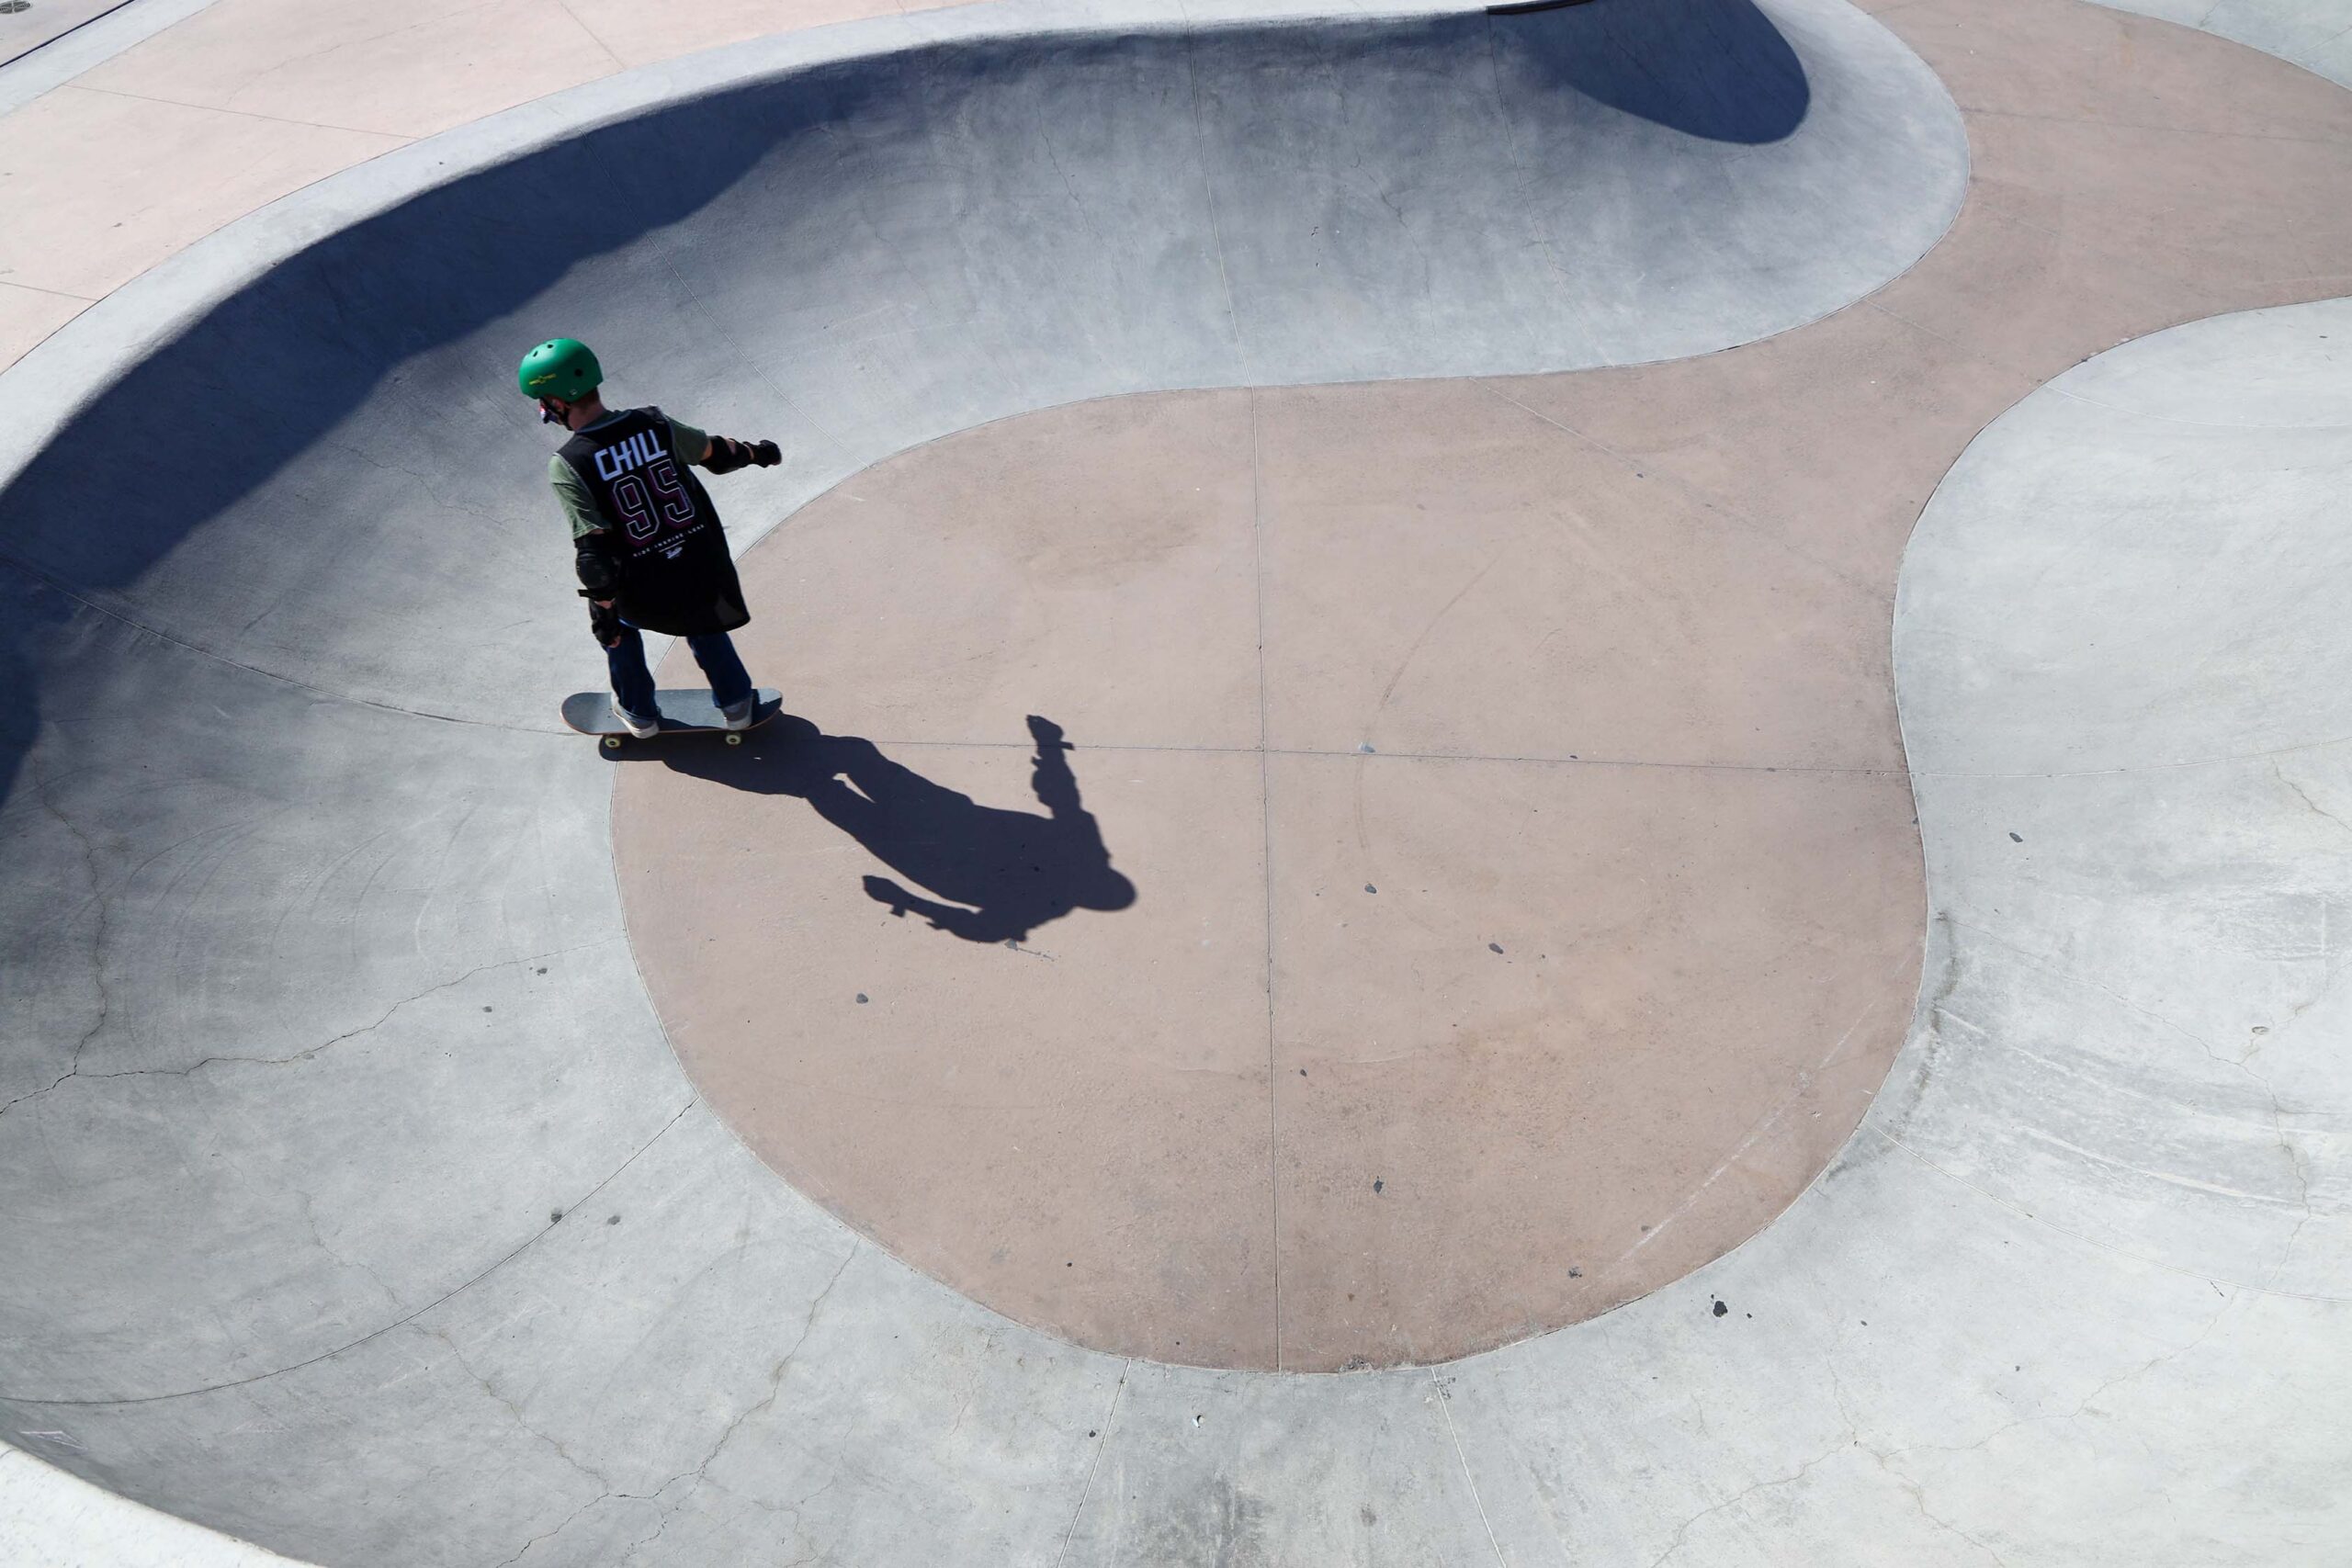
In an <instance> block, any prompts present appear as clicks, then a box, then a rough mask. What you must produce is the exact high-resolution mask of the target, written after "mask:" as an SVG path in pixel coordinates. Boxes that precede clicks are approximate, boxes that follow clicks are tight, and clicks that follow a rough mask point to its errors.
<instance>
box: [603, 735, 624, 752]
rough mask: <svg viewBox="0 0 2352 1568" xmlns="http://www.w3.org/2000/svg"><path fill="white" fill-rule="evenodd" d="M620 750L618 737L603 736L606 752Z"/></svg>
mask: <svg viewBox="0 0 2352 1568" xmlns="http://www.w3.org/2000/svg"><path fill="white" fill-rule="evenodd" d="M620 749H621V738H620V737H619V736H617V735H607V736H605V750H607V751H617V750H620Z"/></svg>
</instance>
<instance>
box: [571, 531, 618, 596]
mask: <svg viewBox="0 0 2352 1568" xmlns="http://www.w3.org/2000/svg"><path fill="white" fill-rule="evenodd" d="M571 570H574V571H576V572H578V573H579V574H580V586H581V587H582V589H584V590H586V591H587V592H589V593H592V594H594V596H596V597H597V598H599V599H609V598H611V597H612V596H613V593H614V591H615V590H616V589H617V588H619V587H620V585H621V572H620V562H619V561H617V560H616V559H615V558H614V553H613V543H612V540H611V538H610V537H609V536H606V535H604V534H586V535H582V536H581V538H580V540H579V549H578V550H577V551H576V552H575V553H574V554H573V556H572V558H571Z"/></svg>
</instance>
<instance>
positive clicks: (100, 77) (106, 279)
mask: <svg viewBox="0 0 2352 1568" xmlns="http://www.w3.org/2000/svg"><path fill="white" fill-rule="evenodd" d="M923 8H925V7H923V6H900V5H899V4H897V3H896V0H786V3H778V0H652V3H640V0H494V3H485V0H424V3H423V4H420V5H412V6H397V7H386V6H380V5H374V4H368V3H365V0H220V3H219V4H217V5H214V6H208V7H207V8H205V9H204V10H202V11H199V12H198V13H197V14H196V15H194V16H192V17H187V19H185V20H183V21H180V22H178V23H175V25H173V26H172V27H169V28H165V29H164V31H162V32H160V33H157V34H156V35H155V36H154V37H153V38H150V39H146V40H144V41H143V42H141V43H139V44H137V45H134V46H133V47H132V48H130V49H128V50H126V51H123V52H122V53H121V54H119V55H117V56H116V57H114V58H113V59H112V60H109V61H107V62H104V63H102V64H99V65H97V66H95V67H93V68H92V69H91V70H89V71H87V72H85V73H83V74H82V75H81V76H79V77H77V78H75V79H74V81H73V82H72V83H70V84H68V85H65V86H62V87H60V88H57V89H56V90H54V91H52V92H50V93H48V94H45V95H44V96H41V97H39V98H36V99H35V100H33V102H31V103H29V104H28V105H26V106H25V107H22V108H19V109H17V110H16V111H15V112H13V113H10V114H7V115H0V284H16V285H19V286H22V287H25V288H38V289H44V290H49V291H51V292H52V293H56V294H62V295H69V296H80V297H82V298H85V299H95V298H100V297H103V296H104V295H106V294H107V293H108V292H110V291H111V290H113V289H115V288H119V287H121V285H123V284H124V283H127V282H129V281H130V279H131V278H133V277H135V276H138V275H139V274H141V273H142V272H144V271H146V270H147V269H148V268H149V267H152V266H153V265H155V264H156V263H158V262H160V261H162V260H163V259H164V257H166V256H169V255H171V254H174V253H175V252H176V251H179V250H180V249H182V248H183V247H185V246H187V244H188V243H191V242H192V241H195V240H198V239H200V238H202V237H203V236H204V235H206V234H209V233H210V232H211V231H214V230H215V229H218V228H220V226H221V225H222V224H224V223H227V222H229V221H231V220H233V219H236V218H240V217H243V215H244V214H245V213H247V212H250V211H252V210H254V209H255V208H258V207H262V206H266V205H267V204H268V203H269V202H271V201H274V200H276V199H277V197H281V196H284V195H286V194H287V193H288V192H289V191H293V190H297V189H300V187H301V186H305V185H308V184H310V183H311V181H313V180H317V179H321V178H323V177H324V176H325V175H331V174H334V172H336V171H337V170H339V169H345V168H348V167H350V166H351V165H352V164H357V163H360V162H362V161H364V160H366V159H368V158H371V157H374V156H375V155H376V154H378V153H379V152H384V151H385V150H387V149H389V148H391V147H396V146H399V145H401V143H402V142H404V141H411V140H413V139H415V138H418V137H422V136H429V135H431V134H433V133H434V132H435V131H438V130H447V129H449V128H450V127H452V126H457V125H463V124H465V123H467V122H469V121H470V120H475V119H480V118H482V117H483V116H485V115H490V114H494V113H496V112H498V111H499V110H501V109H504V108H511V107H514V106H515V105H516V104H521V103H526V102H527V101H529V100H530V99H533V98H537V97H540V96H545V95H547V94H548V93H554V92H559V91H560V90H562V89H563V88H566V87H572V86H577V85H580V84H582V83H583V82H589V81H594V80H595V79H596V78H598V77H601V76H608V75H611V74H613V73H615V72H617V71H621V70H625V69H628V67H631V66H636V65H643V64H647V63H650V62H654V61H658V60H667V59H671V58H673V57H675V56H677V55H681V54H686V53H691V52H692V51H695V50H699V49H707V48H712V47H715V46H717V45H719V44H724V43H732V42H737V41H740V40H741V39H747V38H753V37H757V36H760V35H762V34H765V33H773V32H780V31H786V30H788V29H791V28H806V27H819V26H822V25H824V24H825V23H828V22H838V21H844V20H849V19H852V18H854V17H866V16H875V15H879V14H883V13H886V12H889V11H896V10H916V9H923ZM32 15H33V13H25V16H26V17H31V16H32ZM5 20H6V21H9V22H15V21H17V20H19V18H6V19H5ZM5 42H6V39H5V37H4V36H0V44H5ZM70 318H71V312H70V311H69V312H65V313H63V314H61V313H60V307H58V306H56V305H53V304H51V305H43V304H40V303H39V302H28V301H23V300H17V299H11V298H6V297H0V367H6V366H8V365H11V364H13V363H15V362H16V360H17V358H19V357H21V356H22V355H24V353H25V352H26V351H27V350H28V349H29V348H31V347H32V346H33V345H34V344H37V343H39V342H40V340H41V339H42V338H44V337H46V336H47V335H48V334H49V333H51V332H53V331H55V330H56V328H57V327H58V326H59V325H61V324H62V322H63V321H66V320H69V319H70Z"/></svg>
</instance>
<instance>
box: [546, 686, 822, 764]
mask: <svg viewBox="0 0 2352 1568" xmlns="http://www.w3.org/2000/svg"><path fill="white" fill-rule="evenodd" d="M653 706H654V710H655V712H656V714H657V715H658V716H660V718H661V720H662V734H663V735H677V734H680V733H683V732H684V731H688V730H696V729H714V730H718V731H719V732H720V733H722V734H724V735H725V736H726V737H727V744H729V746H740V745H741V744H742V740H743V732H742V731H741V730H740V729H727V728H724V727H723V725H722V722H721V720H720V719H719V716H718V704H717V703H714V702H712V701H711V700H710V690H709V688H708V687H705V686H696V687H692V688H688V689H684V690H675V691H673V690H663V691H659V692H656V693H654V694H653ZM783 710H784V694H783V693H781V692H778V691H775V690H774V689H772V688H770V687H767V686H762V687H760V688H759V689H757V690H756V691H754V692H753V693H752V723H751V728H753V729H757V728H759V727H760V726H761V725H763V724H765V723H766V722H767V721H768V720H770V719H772V718H774V717H775V716H776V715H777V714H779V713H781V712H782V711H783ZM563 722H564V723H566V724H568V725H570V726H571V728H574V729H576V730H578V731H580V733H581V734H582V735H601V736H603V737H604V738H605V750H608V751H617V750H620V749H621V743H622V742H623V741H625V740H630V739H635V737H633V736H631V735H630V734H629V732H628V728H626V727H625V726H623V725H622V723H621V721H620V720H619V719H616V718H615V717H614V716H613V694H612V693H610V692H574V693H572V694H571V695H570V696H568V697H566V698H564V699H563Z"/></svg>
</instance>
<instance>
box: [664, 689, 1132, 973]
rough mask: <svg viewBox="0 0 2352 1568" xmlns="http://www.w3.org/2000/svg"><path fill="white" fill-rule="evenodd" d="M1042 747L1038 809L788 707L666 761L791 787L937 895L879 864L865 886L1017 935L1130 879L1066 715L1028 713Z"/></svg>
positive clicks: (718, 778)
mask: <svg viewBox="0 0 2352 1568" xmlns="http://www.w3.org/2000/svg"><path fill="white" fill-rule="evenodd" d="M1029 734H1030V737H1031V738H1032V739H1034V740H1035V742H1036V747H1037V752H1036V756H1035V760H1034V761H1032V763H1031V768H1030V774H1029V787H1030V788H1031V789H1032V790H1034V791H1035V792H1036V795H1037V804H1039V805H1040V806H1043V807H1045V808H1046V815H1045V816H1042V817H1040V816H1038V815H1036V814H1035V812H1028V811H1008V810H1005V809H1003V808H1001V807H994V806H982V805H981V804H979V803H978V801H976V800H974V799H973V798H972V797H971V796H970V795H963V794H960V793H958V792H957V791H955V790H952V789H949V788H948V787H947V786H946V785H944V784H934V783H933V782H932V781H931V780H929V779H927V778H925V777H923V776H922V774H921V773H916V772H915V771H914V770H913V769H912V768H910V767H908V766H907V765H906V764H905V763H903V762H897V761H892V760H891V759H889V758H888V757H886V756H884V755H883V754H882V751H881V749H880V748H879V747H877V746H876V745H875V744H874V742H872V741H871V740H866V739H860V738H859V737H857V736H854V735H827V734H824V733H822V732H821V731H820V730H819V729H818V728H817V727H816V726H815V725H813V724H810V723H809V721H808V720H807V719H804V718H795V717H793V716H791V715H789V714H786V715H784V716H780V717H778V718H777V719H775V721H774V722H773V723H771V724H768V725H765V726H763V727H762V728H760V729H759V730H757V731H755V732H754V733H753V734H752V737H751V738H750V739H752V741H753V742H754V744H750V745H745V746H742V747H740V748H737V747H725V748H721V747H705V746H695V747H682V748H679V749H678V750H674V751H672V752H670V753H668V754H666V755H665V756H664V758H663V761H666V762H667V763H668V764H669V765H670V766H671V767H672V768H673V769H675V770H677V771H678V772H679V773H689V774H692V775H693V776H694V777H695V778H699V779H707V780H709V781H710V782H711V783H713V784H725V785H727V786H728V787H729V788H730V789H741V790H748V791H752V792H753V793H755V794H760V795H797V796H799V797H800V798H801V799H803V800H806V801H807V802H808V803H809V805H810V806H812V807H816V810H817V815H819V816H820V817H822V818H824V819H825V820H826V821H828V822H831V824H832V825H833V826H834V827H836V828H839V829H841V830H842V832H844V833H847V834H848V835H849V836H850V837H851V838H853V839H855V840H857V841H858V842H859V843H860V844H862V845H864V846H865V851H866V852H867V853H869V854H871V855H872V856H873V857H874V858H875V859H876V860H878V861H880V862H881V863H883V864H885V865H887V866H888V867H889V868H890V869H891V870H892V871H895V872H897V873H898V874H899V875H900V876H902V877H904V878H906V879H907V881H909V882H912V883H914V884H916V885H918V886H922V887H923V888H926V889H928V890H929V891H930V892H931V893H932V894H933V895H935V897H923V896H922V894H919V893H915V892H912V891H910V890H909V889H908V888H907V887H905V886H902V885H901V884H900V883H899V882H897V881H894V880H892V879H891V878H889V877H887V876H868V877H866V878H865V893H866V897H870V898H872V899H873V900H874V901H875V902H876V903H877V904H883V905H887V906H888V908H889V910H890V912H891V913H892V914H894V915H898V916H900V917H904V916H906V915H908V914H910V913H912V914H917V915H921V916H922V918H923V919H925V920H928V921H929V922H930V923H931V926H932V929H933V930H934V931H945V932H947V933H948V934H949V935H950V936H955V937H960V938H962V939H963V940H964V941H966V942H1019V941H1020V940H1021V939H1022V938H1023V937H1025V936H1027V935H1028V934H1029V933H1030V932H1031V931H1035V930H1036V928H1037V927H1039V926H1042V925H1044V924H1046V922H1047V921H1049V920H1057V919H1061V918H1062V917H1063V916H1064V915H1067V914H1069V913H1070V912H1071V911H1073V910H1076V909H1101V910H1104V911H1111V910H1117V909H1124V908H1127V907H1128V906H1129V905H1131V904H1133V903H1134V902H1135V901H1136V889H1135V884H1134V883H1132V882H1129V881H1128V880H1127V879H1126V878H1125V877H1124V876H1122V875H1120V874H1118V873H1117V872H1115V871H1114V870H1112V869H1111V853H1110V852H1109V851H1108V850H1107V849H1105V848H1103V830H1102V829H1101V828H1100V827H1098V826H1097V825H1096V824H1095V820H1094V814H1093V813H1092V812H1091V811H1088V810H1087V809H1086V808H1085V807H1084V806H1083V805H1082V804H1080V800H1079V794H1078V776H1077V775H1076V774H1075V773H1072V772H1071V771H1070V766H1069V755H1068V753H1069V750H1071V747H1070V743H1069V741H1067V740H1065V739H1062V729H1061V726H1059V725H1057V724H1056V723H1054V722H1053V721H1052V720H1051V719H1046V718H1039V717H1038V716H1036V715H1035V714H1032V715H1030V716H1029Z"/></svg>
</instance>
